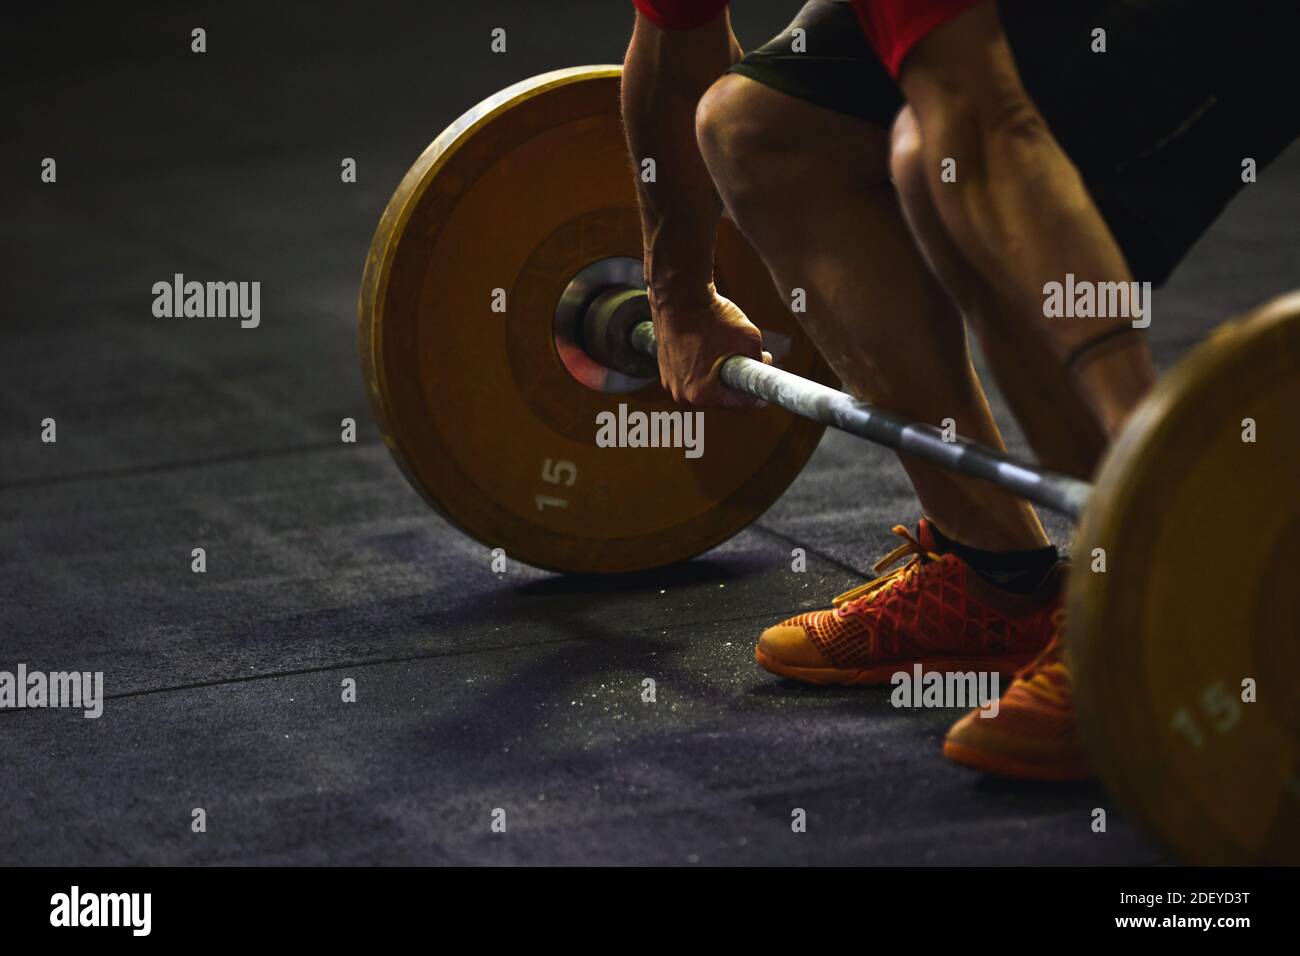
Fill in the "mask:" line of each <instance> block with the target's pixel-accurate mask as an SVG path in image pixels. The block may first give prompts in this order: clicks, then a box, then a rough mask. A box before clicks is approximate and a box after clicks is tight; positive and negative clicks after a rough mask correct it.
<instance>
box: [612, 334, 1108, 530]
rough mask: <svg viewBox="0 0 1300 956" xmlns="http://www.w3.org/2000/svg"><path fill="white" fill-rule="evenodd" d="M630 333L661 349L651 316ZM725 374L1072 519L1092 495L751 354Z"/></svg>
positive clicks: (1075, 482) (1074, 483) (1086, 487)
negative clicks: (656, 341) (656, 342)
mask: <svg viewBox="0 0 1300 956" xmlns="http://www.w3.org/2000/svg"><path fill="white" fill-rule="evenodd" d="M630 336H631V342H632V347H633V348H634V349H635V350H636V351H638V352H641V353H643V354H645V355H649V356H654V355H655V354H656V351H655V330H654V325H653V323H651V322H650V321H649V320H644V321H641V322H638V323H637V324H636V325H635V326H633V327H632V331H631V333H630ZM720 376H721V378H722V381H723V384H725V385H726V386H727V387H728V388H734V389H735V390H736V391H739V392H744V393H745V394H746V395H752V396H754V397H755V398H761V399H763V400H764V401H766V402H770V403H771V404H773V405H776V406H778V407H780V408H784V409H785V410H786V411H788V412H792V413H793V414H795V415H801V416H803V417H804V418H810V419H812V420H813V421H816V422H820V423H822V424H823V425H827V426H829V427H831V428H837V429H839V430H840V431H843V432H848V433H849V434H850V435H857V436H858V437H859V438H865V439H866V440H867V441H869V442H874V443H875V444H877V445H884V446H885V447H886V448H892V449H894V450H895V451H900V452H903V453H905V454H908V455H911V456H913V457H915V458H919V459H921V460H923V461H928V462H930V463H931V464H935V465H938V466H940V467H941V468H947V469H948V470H950V471H955V472H959V473H960V474H963V475H970V476H971V477H973V478H981V479H983V480H985V481H988V482H992V483H993V484H995V485H997V486H998V487H1000V488H1005V489H1006V490H1007V491H1010V492H1011V493H1013V494H1015V495H1016V496H1017V497H1020V498H1024V499H1025V500H1027V501H1032V502H1033V503H1034V504H1038V505H1042V506H1043V507H1044V508H1050V509H1051V510H1052V511H1056V512H1059V513H1060V514H1063V515H1066V516H1067V517H1069V518H1072V519H1074V520H1075V521H1078V520H1079V519H1080V517H1081V516H1082V515H1083V509H1084V506H1085V505H1086V504H1087V501H1088V496H1089V495H1090V494H1091V493H1092V485H1090V484H1088V482H1086V481H1080V480H1079V479H1078V478H1073V477H1071V476H1069V475H1063V474H1060V473H1058V472H1052V471H1045V470H1043V469H1041V468H1038V467H1037V466H1035V465H1031V464H1027V463H1025V462H1021V461H1017V460H1016V459H1014V458H1012V457H1010V456H1009V455H1005V454H1003V453H1002V452H999V451H995V450H994V449H992V448H988V447H987V446H985V445H980V444H977V443H975V442H971V441H967V440H966V439H964V438H960V437H956V438H954V439H953V440H952V441H945V440H944V438H943V434H942V432H940V431H939V429H937V428H935V427H933V426H931V425H923V424H920V423H917V422H913V421H909V420H908V419H906V418H903V417H901V416H898V415H893V414H890V413H889V412H886V411H883V410H881V409H879V408H876V407H875V406H873V405H871V404H869V403H867V402H864V401H860V400H859V399H856V398H854V397H853V396H852V395H848V394H846V393H845V392H840V391H837V390H835V389H833V388H827V387H826V386H825V385H822V384H820V383H818V382H813V381H810V380H809V379H806V378H802V377H801V376H798V375H794V374H792V373H790V372H786V371H784V370H782V369H779V368H776V367H775V366H772V365H765V364H763V363H762V362H758V361H755V360H754V359H751V358H746V357H744V356H741V355H733V356H732V357H731V358H729V359H727V360H726V361H725V362H723V363H722V369H721V372H720Z"/></svg>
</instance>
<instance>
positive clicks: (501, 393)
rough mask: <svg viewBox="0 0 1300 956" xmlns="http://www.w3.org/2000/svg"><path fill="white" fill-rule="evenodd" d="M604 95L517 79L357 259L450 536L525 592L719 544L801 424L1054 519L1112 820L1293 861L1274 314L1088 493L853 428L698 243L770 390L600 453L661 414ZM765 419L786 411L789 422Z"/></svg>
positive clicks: (1216, 350) (420, 473)
mask: <svg viewBox="0 0 1300 956" xmlns="http://www.w3.org/2000/svg"><path fill="white" fill-rule="evenodd" d="M619 73H620V71H619V68H618V67H614V66H595V67H575V68H572V69H566V70H558V71H555V72H552V73H547V74H544V75H542V76H538V77H534V78H532V79H528V80H524V81H523V82H520V83H517V84H515V85H513V86H511V87H509V88H507V89H505V90H503V91H501V92H500V93H497V94H495V95H494V96H491V97H489V98H488V99H486V100H484V101H483V102H482V103H480V104H479V105H477V106H475V107H474V108H472V109H471V110H469V111H468V112H466V113H465V114H464V115H463V116H461V117H460V118H459V119H458V120H456V121H455V122H454V123H452V124H451V126H449V127H448V128H447V129H446V130H444V131H443V133H442V134H441V135H439V136H438V137H437V139H435V140H434V141H433V143H432V144H431V145H430V146H429V147H428V148H427V149H426V150H425V151H424V153H423V154H421V156H420V157H419V159H418V160H417V161H416V163H415V165H414V166H412V168H411V169H410V171H409V172H407V174H406V175H405V176H404V177H403V179H402V181H401V183H400V185H399V186H398V188H397V190H396V192H395V193H394V195H393V197H392V199H391V200H390V202H389V203H388V206H387V208H386V209H385V210H384V213H383V217H382V219H381V221H380V224H379V228H378V230H377V231H376V233H375V237H374V240H373V242H372V244H371V247H370V252H369V255H368V258H367V261H366V267H365V274H364V278H363V281H362V289H361V297H360V306H359V315H360V321H359V336H358V341H359V352H360V357H361V364H362V370H363V374H364V378H365V384H366V389H367V393H368V396H369V398H370V403H371V407H372V409H373V411H374V415H375V418H376V421H377V423H378V426H379V429H380V432H381V433H382V435H383V437H384V441H385V443H386V444H387V446H388V448H389V450H390V451H391V453H392V455H393V457H394V458H395V459H396V461H397V463H398V464H399V466H400V467H401V468H402V470H403V472H404V473H405V475H406V477H407V478H408V480H409V481H410V483H411V484H412V485H413V486H414V487H415V488H416V489H417V490H418V491H419V492H420V493H421V494H422V495H423V496H424V498H425V499H426V500H427V501H428V502H429V503H430V504H432V505H433V507H434V508H436V509H437V510H438V511H439V512H440V513H442V514H443V515H444V516H445V517H446V518H447V519H448V520H449V521H450V522H451V523H452V524H454V525H456V526H457V527H459V528H460V529H461V530H463V531H465V532H466V533H468V534H469V535H471V536H472V537H474V538H475V539H477V540H479V541H481V542H483V543H485V544H487V545H489V546H490V547H493V548H496V547H500V548H503V549H504V550H505V552H506V554H507V555H509V556H510V557H512V558H514V559H517V560H520V561H523V562H525V563H528V564H532V565H535V566H537V567H541V568H546V569H551V570H556V571H564V572H577V573H612V572H623V571H634V570H641V569H647V568H653V567H658V566H662V565H666V564H669V563H672V562H676V561H680V560H684V559H686V558H689V557H691V556H694V555H697V554H700V553H702V552H704V551H707V550H709V549H710V548H712V547H714V546H716V545H718V544H720V543H721V542H723V541H725V540H726V539H727V538H729V537H731V536H732V535H734V534H735V533H737V532H738V531H740V530H741V529H742V528H744V527H746V526H747V525H748V524H749V523H750V522H752V521H753V520H754V518H756V517H757V516H758V515H759V514H761V513H762V512H763V511H764V510H766V508H767V507H768V506H769V505H771V504H772V503H773V502H774V501H775V500H776V499H777V498H778V497H780V495H781V493H782V492H783V491H784V490H785V488H786V487H787V486H788V485H789V483H790V482H791V481H793V480H794V478H795V477H796V476H797V475H798V474H799V472H800V470H801V469H802V468H803V466H804V464H805V463H806V462H807V460H808V458H809V457H810V456H811V455H812V453H813V451H814V449H815V448H816V446H817V443H818V441H819V439H820V437H821V435H822V432H823V430H824V428H825V427H826V426H827V425H830V426H833V427H836V428H839V429H842V430H844V431H849V432H852V433H853V434H857V435H860V436H862V437H864V438H867V439H869V440H871V441H873V442H876V443H878V444H881V445H885V446H888V447H890V448H895V449H897V450H899V451H902V452H905V453H907V454H910V455H913V456H915V457H918V458H922V459H925V460H927V461H931V462H934V463H936V464H939V465H943V466H945V467H948V468H950V469H953V470H956V471H959V472H962V473H964V474H968V475H972V476H974V477H976V478H980V479H984V480H987V481H991V482H993V483H995V484H997V485H999V486H1000V487H1003V488H1006V489H1008V490H1010V491H1012V492H1014V493H1015V494H1017V495H1020V496H1022V497H1024V498H1026V499H1027V500H1029V501H1033V502H1035V503H1037V504H1040V505H1043V506H1045V507H1048V508H1051V509H1054V510H1056V511H1059V512H1061V513H1063V514H1066V515H1068V516H1070V517H1073V518H1076V519H1080V525H1079V528H1078V533H1077V537H1076V540H1075V543H1074V547H1073V553H1074V554H1075V556H1076V567H1075V570H1074V573H1073V574H1072V575H1071V581H1070V586H1069V593H1068V595H1067V611H1068V617H1067V620H1068V635H1069V637H1068V640H1069V651H1070V655H1071V661H1072V665H1073V677H1074V682H1075V699H1076V703H1077V707H1078V710H1079V718H1080V726H1081V732H1082V734H1083V736H1084V740H1085V743H1086V744H1087V746H1088V749H1089V753H1090V755H1091V757H1092V759H1093V762H1094V765H1095V766H1096V768H1097V770H1098V772H1099V773H1100V774H1101V776H1102V778H1103V779H1104V781H1105V782H1106V784H1107V785H1108V787H1109V789H1110V791H1111V792H1112V793H1113V794H1114V796H1115V797H1116V799H1117V800H1118V801H1119V803H1120V804H1121V806H1122V807H1123V808H1124V809H1125V810H1126V811H1127V812H1129V813H1130V814H1132V815H1133V816H1134V817H1136V818H1137V819H1138V820H1139V821H1140V822H1141V823H1142V824H1144V825H1145V826H1146V827H1147V828H1148V829H1149V830H1150V831H1151V832H1153V833H1154V834H1156V835H1157V836H1158V837H1159V838H1160V839H1161V840H1162V841H1163V842H1164V843H1165V844H1166V845H1168V846H1169V847H1171V848H1172V849H1173V850H1174V852H1175V853H1176V854H1177V855H1179V856H1180V857H1181V858H1183V859H1185V860H1188V861H1193V862H1203V863H1207V862H1208V863H1244V862H1271V863H1282V862H1289V863H1294V862H1298V861H1300V681H1297V679H1296V678H1297V675H1298V674H1300V588H1296V587H1294V586H1292V583H1291V582H1292V579H1293V577H1294V575H1295V573H1296V569H1297V568H1300V494H1297V492H1298V491H1300V441H1298V439H1300V425H1297V415H1300V295H1292V296H1288V297H1283V298H1280V299H1277V300H1274V301H1273V302H1271V303H1268V304H1266V305H1264V306H1261V307H1260V308H1258V309H1256V310H1255V311H1253V312H1252V313H1250V314H1249V315H1247V316H1245V317H1243V318H1240V319H1237V320H1234V321H1232V322H1228V323H1226V324H1224V325H1223V326H1221V327H1220V328H1219V329H1218V330H1217V331H1216V332H1215V333H1214V334H1213V335H1212V336H1211V337H1210V338H1209V339H1208V340H1207V341H1206V342H1204V343H1203V344H1201V345H1200V346H1199V347H1198V348H1196V349H1195V350H1194V351H1193V352H1192V353H1191V354H1190V355H1189V356H1188V357H1186V358H1185V359H1184V360H1183V361H1182V362H1180V363H1179V364H1178V366H1177V367H1176V368H1174V369H1173V370H1172V371H1170V372H1169V373H1168V374H1166V375H1165V376H1163V377H1162V379H1161V381H1160V382H1159V384H1158V385H1157V387H1156V388H1155V390H1154V391H1153V393H1152V394H1151V395H1150V396H1149V397H1148V398H1147V399H1146V400H1145V401H1144V402H1143V403H1142V405H1141V406H1140V408H1139V409H1138V410H1137V411H1136V412H1135V413H1134V415H1133V416H1132V418H1131V419H1130V421H1129V422H1128V423H1127V425H1126V426H1125V428H1124V429H1123V431H1122V433H1121V434H1120V436H1119V437H1118V439H1117V440H1116V442H1115V443H1114V444H1113V446H1112V448H1111V449H1110V451H1109V452H1108V454H1107V456H1106V459H1105V461H1104V462H1103V463H1102V465H1101V467H1100V469H1099V471H1098V474H1097V477H1096V481H1095V483H1094V484H1092V485H1089V484H1088V483H1086V482H1082V481H1079V480H1078V479H1075V478H1072V477H1070V476H1066V475H1059V474H1053V473H1051V472H1048V471H1044V470H1042V469H1040V468H1038V467H1036V466H1034V465H1032V464H1029V463H1025V462H1020V461H1016V460H1014V459H1013V458H1011V457H1010V456H1008V455H1005V454H1003V453H1001V452H998V451H995V450H993V449H989V448H984V447H982V446H979V445H976V444H973V443H970V442H966V441H963V440H960V439H959V440H956V441H945V440H944V436H943V435H942V434H941V433H940V432H938V430H936V429H934V428H932V427H930V426H927V425H921V424H917V423H913V422H909V421H907V420H905V419H902V418H899V417H897V416H894V415H891V414H889V413H887V412H885V411H883V410H880V409H876V408H874V407H872V406H870V405H868V404H866V403H864V402H861V401H858V400H857V399H854V398H852V397H850V396H848V395H846V394H844V393H842V392H839V391H837V390H836V389H835V388H834V387H833V385H834V384H835V381H834V377H833V376H832V374H831V372H830V369H829V368H828V366H827V365H826V363H825V362H824V360H823V359H822V358H821V356H820V355H819V354H818V352H817V350H816V348H815V347H813V345H812V343H811V342H810V341H809V340H808V339H807V338H806V337H805V336H804V335H803V333H802V332H801V330H800V329H799V327H798V325H797V324H796V323H795V322H794V321H793V319H792V317H791V314H790V312H789V310H788V309H787V307H786V305H785V303H784V301H783V300H782V298H781V297H780V296H779V295H778V294H777V292H776V290H775V288H774V287H773V285H772V282H771V280H770V279H769V277H768V275H767V272H766V270H765V268H764V267H763V264H762V262H761V261H760V260H759V258H758V256H757V255H756V254H755V253H754V251H753V250H752V249H751V248H750V247H749V246H748V245H747V244H746V242H745V240H744V239H743V238H742V237H741V236H740V234H739V233H738V232H737V231H736V230H735V229H734V227H732V226H731V224H730V223H729V222H727V221H726V220H724V221H723V223H722V226H721V228H720V231H719V236H718V243H717V249H716V252H715V279H716V282H717V285H718V288H719V291H720V292H721V293H722V294H724V295H726V296H728V297H729V298H731V299H733V300H735V301H736V302H737V303H738V304H739V305H740V306H741V307H742V308H743V309H744V311H745V313H746V314H747V315H748V316H749V317H750V319H751V320H752V321H754V322H755V324H757V325H758V326H759V327H760V328H761V329H762V330H763V334H764V344H765V347H766V348H767V349H768V350H769V351H771V352H772V353H773V354H774V356H775V358H776V360H777V363H778V365H779V366H780V367H779V368H775V367H771V366H765V365H763V364H762V363H759V362H755V361H753V360H750V359H746V358H743V357H739V356H737V357H733V358H731V359H729V360H728V361H727V362H726V363H725V364H724V366H723V368H722V373H721V374H722V378H723V381H724V383H725V384H726V385H728V386H729V387H731V388H736V389H739V390H740V391H743V392H746V393H748V394H751V395H754V396H757V397H760V398H762V399H764V400H765V401H766V402H767V403H768V404H767V405H766V407H760V408H754V409H748V410H743V411H740V410H727V409H710V410H708V411H706V412H704V413H703V414H704V416H705V424H706V426H707V427H706V430H705V436H706V438H705V446H704V447H705V453H704V454H703V455H702V456H701V457H698V458H691V457H688V456H686V455H684V454H683V452H682V449H681V448H672V447H666V448H665V447H622V448H609V447H602V445H601V444H600V443H598V442H597V431H598V428H597V421H598V416H600V415H602V414H608V413H609V412H611V410H613V409H614V408H615V407H617V406H620V405H621V406H625V409H624V411H628V410H630V411H635V412H642V413H646V414H647V415H654V414H656V413H672V412H674V411H675V410H677V409H676V406H674V404H673V403H672V402H671V400H670V399H669V397H668V395H667V394H666V393H665V392H664V390H663V389H662V388H661V387H660V385H659V383H658V376H657V373H656V371H655V364H654V361H653V358H652V356H653V354H654V337H653V327H652V325H650V324H649V323H648V322H647V321H646V318H647V314H648V313H647V308H646V302H645V295H644V292H643V289H644V279H643V276H642V272H641V235H640V224H639V218H638V211H637V203H636V195H635V191H634V188H633V179H632V171H631V167H630V162H629V160H628V157H627V155H626V147H625V145H624V140H623V136H622V131H621V128H620V120H619ZM792 413H793V414H792Z"/></svg>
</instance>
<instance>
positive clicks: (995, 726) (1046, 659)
mask: <svg viewBox="0 0 1300 956" xmlns="http://www.w3.org/2000/svg"><path fill="white" fill-rule="evenodd" d="M1064 618H1065V614H1064V612H1058V613H1057V614H1056V615H1055V618H1054V623H1055V624H1056V634H1055V635H1054V636H1053V638H1052V642H1051V643H1050V644H1048V646H1047V649H1046V650H1044V651H1043V653H1042V654H1041V655H1040V656H1039V657H1038V659H1037V660H1035V661H1034V662H1033V663H1032V664H1030V665H1029V666H1028V667H1026V668H1025V669H1024V670H1023V671H1021V672H1020V673H1019V674H1017V675H1016V679H1015V680H1014V681H1013V682H1012V684H1011V686H1010V687H1009V688H1007V692H1006V693H1005V694H1003V695H1002V699H1001V701H999V703H998V710H997V712H996V714H995V715H994V716H992V717H981V716H980V713H981V711H978V710H974V711H971V712H970V713H969V714H967V715H966V716H965V717H963V718H962V719H961V720H959V721H957V723H956V724H954V725H953V727H952V729H951V730H949V731H948V737H947V739H946V740H944V742H943V754H944V756H945V757H947V758H948V759H949V760H953V761H956V762H957V763H959V764H961V765H962V766H964V767H970V768H971V769H973V770H980V771H983V772H984V773H991V774H997V775H998V776H1002V777H1018V778H1020V779H1024V780H1087V779H1089V778H1090V777H1092V775H1093V774H1092V771H1091V769H1089V767H1088V757H1087V755H1086V754H1085V753H1084V750H1083V745H1082V744H1081V743H1080V741H1079V734H1078V727H1077V724H1076V723H1075V717H1074V707H1073V705H1072V704H1071V698H1070V671H1069V668H1068V667H1067V665H1066V662H1065V644H1064V641H1063V640H1062V633H1061V632H1062V626H1063V621H1064Z"/></svg>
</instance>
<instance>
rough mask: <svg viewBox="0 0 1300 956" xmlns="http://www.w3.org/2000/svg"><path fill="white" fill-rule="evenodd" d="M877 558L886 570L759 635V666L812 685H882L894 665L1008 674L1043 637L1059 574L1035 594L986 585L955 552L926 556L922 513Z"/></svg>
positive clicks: (929, 535)
mask: <svg viewBox="0 0 1300 956" xmlns="http://www.w3.org/2000/svg"><path fill="white" fill-rule="evenodd" d="M894 534H896V535H898V536H899V537H900V538H902V539H903V544H901V545H899V547H897V548H896V549H895V550H894V551H892V552H891V553H889V554H888V555H886V556H885V557H884V558H882V559H881V560H880V561H878V562H876V566H875V570H876V572H877V573H880V572H885V569H886V568H890V567H893V566H894V565H896V564H898V562H899V561H902V560H903V559H904V558H907V559H909V560H907V562H906V563H905V564H902V565H899V566H898V567H895V568H894V569H893V570H892V571H888V572H886V573H883V574H881V576H880V577H878V578H876V579H875V580H873V581H869V582H867V583H866V584H863V585H862V586H860V587H856V588H854V589H853V590H851V591H847V592H845V593H844V594H841V595H840V596H839V597H837V598H835V599H834V601H833V602H832V604H833V606H832V608H831V609H830V610H829V611H814V612H811V613H808V614H800V615H798V616H797V617H792V618H790V619H789V620H786V621H782V622H781V623H780V624H778V625H776V626H775V627H769V628H768V629H767V630H766V631H764V632H763V633H762V635H761V636H760V637H759V639H758V647H757V648H755V649H754V658H755V659H756V660H757V661H758V663H759V665H760V666H762V667H764V668H766V669H767V670H769V671H771V672H772V673H773V674H779V675H780V676H782V677H789V678H792V679H794V680H800V681H806V682H808V683H811V684H887V683H889V681H890V678H891V677H892V676H893V675H894V674H895V673H896V672H898V671H900V670H910V669H911V668H912V667H913V666H914V665H916V664H920V665H921V666H922V669H923V670H925V671H958V670H960V671H968V670H985V671H997V672H999V673H1003V674H1008V675H1010V674H1014V673H1015V672H1016V671H1017V670H1019V669H1020V668H1022V667H1024V666H1025V664H1027V663H1028V662H1030V661H1032V660H1033V659H1034V658H1035V657H1036V656H1037V655H1038V654H1039V653H1040V652H1041V651H1042V650H1043V648H1044V647H1045V646H1046V645H1047V643H1048V641H1049V640H1051V637H1052V614H1053V612H1055V611H1056V609H1057V608H1058V607H1059V606H1060V598H1061V590H1060V582H1059V580H1058V579H1059V577H1060V576H1059V574H1052V575H1049V577H1048V580H1047V581H1045V582H1044V583H1043V585H1042V586H1041V587H1040V588H1039V590H1038V591H1037V592H1035V593H1034V594H1030V595H1019V594H1012V593H1009V592H1007V591H1002V590H1000V589H998V588H995V587H994V586H993V585H991V584H989V583H987V582H986V581H984V579H983V578H981V577H980V576H979V575H978V574H976V573H975V572H974V571H972V570H971V569H970V567H969V565H967V564H966V562H964V561H962V560H961V559H960V558H958V557H957V556H956V555H955V554H937V553H935V547H936V545H935V541H934V533H933V531H932V529H931V527H930V524H929V522H927V521H926V520H925V519H924V518H922V519H921V522H920V524H918V525H917V537H915V538H914V537H912V535H910V534H909V533H908V531H907V529H906V528H904V527H903V526H902V525H895V526H894Z"/></svg>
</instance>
